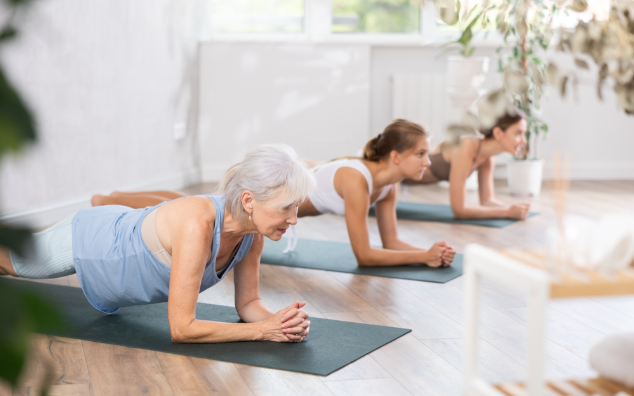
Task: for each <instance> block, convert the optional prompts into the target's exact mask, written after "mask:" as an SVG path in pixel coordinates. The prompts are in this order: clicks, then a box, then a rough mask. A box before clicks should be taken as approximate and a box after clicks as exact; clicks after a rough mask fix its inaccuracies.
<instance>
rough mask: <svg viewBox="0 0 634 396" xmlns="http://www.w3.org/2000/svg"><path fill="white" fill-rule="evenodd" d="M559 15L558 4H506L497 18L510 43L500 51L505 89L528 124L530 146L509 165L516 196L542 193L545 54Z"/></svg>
mask: <svg viewBox="0 0 634 396" xmlns="http://www.w3.org/2000/svg"><path fill="white" fill-rule="evenodd" d="M507 10H508V13H507ZM556 12H557V6H556V5H552V6H547V5H545V4H544V3H542V2H541V1H539V0H538V1H529V0H517V1H516V2H515V3H514V4H511V3H510V2H506V1H505V2H504V3H503V4H502V6H501V8H500V12H499V13H498V16H497V18H496V21H497V24H498V30H499V31H500V32H502V33H504V42H505V44H507V46H502V47H500V48H498V50H497V53H498V56H499V60H498V71H499V72H500V73H504V90H505V91H506V92H507V93H508V94H509V95H510V96H511V97H512V100H513V104H514V105H515V107H516V108H518V109H519V110H520V111H522V112H523V113H524V114H525V115H526V121H527V133H526V138H527V144H526V145H525V147H524V148H523V149H522V151H521V152H520V153H518V154H517V155H516V157H515V158H513V160H511V161H509V162H508V163H507V165H506V166H507V178H508V184H509V190H510V192H511V194H514V195H533V196H536V195H538V194H539V192H540V190H541V184H542V172H543V169H542V168H543V161H542V160H540V159H538V157H537V155H536V154H537V152H536V143H537V141H538V138H539V137H540V136H541V135H544V134H546V133H547V132H548V125H547V124H546V123H545V122H544V120H543V119H542V118H541V102H542V99H543V97H544V93H545V91H546V89H547V84H546V78H545V75H546V68H547V66H548V63H547V62H546V61H545V54H546V51H547V50H548V48H549V46H550V42H551V39H552V21H553V16H554V15H555V13H556Z"/></svg>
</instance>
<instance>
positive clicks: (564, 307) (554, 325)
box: [0, 181, 634, 396]
mask: <svg viewBox="0 0 634 396" xmlns="http://www.w3.org/2000/svg"><path fill="white" fill-rule="evenodd" d="M208 188H210V187H209V186H197V187H196V188H192V189H190V191H191V192H200V191H207V192H210V191H208ZM496 188H497V192H498V196H499V198H500V199H502V200H504V201H507V202H515V201H518V200H517V199H515V198H513V197H510V196H509V195H508V189H507V187H506V184H505V183H498V185H497V187H496ZM549 190H550V189H549V186H548V185H545V187H544V191H543V192H542V195H541V196H540V197H539V198H536V199H533V200H532V203H533V209H534V210H536V211H539V212H541V214H540V215H539V216H537V217H534V218H532V219H530V220H528V221H526V222H524V223H517V224H514V225H511V226H509V227H507V228H503V229H495V228H484V227H475V226H466V225H450V224H440V223H424V222H414V221H400V224H399V232H400V235H401V237H402V239H404V240H406V241H408V242H410V243H414V244H417V245H420V246H422V247H426V246H429V245H431V244H432V243H433V242H435V241H438V240H447V241H449V242H450V243H452V244H453V245H454V246H456V248H457V250H458V251H459V252H461V251H462V250H463V249H464V246H465V245H466V244H467V243H472V242H476V243H481V244H485V245H488V246H491V247H497V248H522V247H523V248H536V249H539V248H541V247H543V246H544V245H545V243H546V230H547V229H548V228H549V227H551V226H552V224H553V221H554V216H553V209H552V206H551V201H552V196H551V194H550V191H549ZM406 199H407V200H412V201H421V202H430V203H447V202H448V197H447V191H446V190H443V189H441V188H439V187H436V186H433V187H413V188H411V189H410V190H409V192H408V194H407V196H406ZM469 199H470V200H472V201H473V202H475V201H476V200H477V195H476V194H475V193H470V194H469ZM613 211H634V182H631V181H627V182H626V181H613V182H573V183H572V190H571V193H570V197H569V213H570V214H574V215H578V216H584V217H589V218H597V217H598V216H600V215H601V214H602V213H606V212H613ZM370 227H371V238H372V242H373V243H380V239H379V236H378V232H377V229H376V223H375V221H374V219H370ZM298 232H299V235H300V237H303V238H312V239H322V240H333V241H346V240H347V239H348V237H347V233H346V228H345V224H344V220H343V219H342V218H340V217H337V216H331V215H325V216H321V217H316V218H307V219H301V220H300V223H299V228H298ZM229 275H231V274H229ZM261 277H262V279H261V286H262V295H263V298H264V300H265V301H266V302H267V303H268V304H269V306H270V307H271V308H274V309H280V308H282V307H284V306H286V305H287V304H288V303H289V302H292V301H294V300H295V299H298V300H305V301H307V303H308V304H307V310H308V312H309V313H310V314H311V315H312V316H314V317H322V318H330V319H338V320H347V321H355V322H363V323H370V324H382V325H389V326H398V327H407V328H411V329H413V331H412V332H411V333H410V334H408V335H406V336H404V337H401V338H400V339H398V340H396V341H394V342H392V343H390V344H388V345H386V346H384V347H382V348H380V349H379V350H377V351H375V352H373V353H371V354H370V355H368V356H365V357H364V358H362V359H360V360H358V361H356V362H354V363H352V364H350V365H349V366H347V367H344V368H343V369H341V370H339V371H338V372H335V373H334V374H332V375H330V376H328V377H319V376H313V375H305V374H296V373H292V372H285V371H278V370H271V369H263V368H256V367H250V366H244V365H240V364H231V363H224V362H217V361H210V360H204V359H197V358H189V357H183V356H175V355H169V354H164V353H156V352H150V351H144V350H137V349H130V348H124V347H118V346H111V345H105V344H98V343H93V342H86V341H79V340H73V339H66V338H57V337H45V336H35V337H34V340H33V351H32V357H31V360H30V364H29V368H28V371H27V372H26V373H25V374H24V376H23V381H22V386H21V388H20V390H19V392H15V394H28V395H30V394H35V393H36V392H37V388H38V384H40V381H41V379H42V376H43V373H44V368H45V367H46V365H50V366H51V367H53V368H54V371H55V385H54V386H53V388H52V394H53V395H94V396H99V395H127V394H129V395H137V394H157V395H199V394H200V395H203V394H204V395H213V394H222V395H224V394H227V395H275V396H280V395H293V396H297V395H386V394H389V395H390V396H400V395H443V396H446V395H459V394H460V393H461V370H462V362H461V355H462V343H463V341H462V339H463V331H464V318H463V299H464V287H463V279H462V278H457V279H455V280H453V281H451V282H448V283H446V284H442V285H439V284H433V283H424V282H414V281H408V280H399V279H387V278H375V277H369V276H359V275H350V274H341V273H330V272H323V271H316V270H308V269H293V268H287V267H277V266H269V265H262V270H261ZM54 282H55V283H59V284H64V285H71V286H78V284H77V280H76V278H75V277H68V278H61V279H57V280H55V281H54ZM199 301H201V302H207V303H214V304H222V305H233V284H232V277H231V276H228V278H227V279H226V280H225V281H223V282H221V283H220V284H218V285H217V286H215V287H213V288H211V289H209V290H207V291H206V292H204V293H202V294H201V295H200V299H199ZM482 313H483V323H482V328H481V338H482V349H481V371H482V374H483V376H484V377H485V378H486V379H487V380H489V381H494V382H505V383H508V382H513V381H516V382H517V381H523V380H524V379H525V366H524V362H525V357H526V343H525V332H526V326H525V322H526V314H527V308H526V299H525V296H523V295H522V294H518V293H517V292H515V291H514V290H512V289H510V288H508V287H505V286H504V285H497V284H493V283H490V282H489V283H487V284H486V290H485V291H484V293H483V294H482ZM633 329H634V297H618V298H591V299H590V298H584V299H562V300H556V301H554V302H552V303H551V306H550V312H549V319H548V340H547V342H546V344H547V362H546V367H547V368H546V370H547V377H548V378H549V379H553V380H556V379H574V378H591V377H593V376H595V375H596V373H594V372H593V371H592V370H591V369H590V367H589V365H588V362H587V356H588V351H589V348H590V347H591V345H592V344H593V343H595V342H596V341H598V340H600V339H601V338H602V337H604V336H605V335H608V334H611V333H613V332H618V331H628V330H629V331H631V330H633ZM332 336H333V337H336V336H337V335H336V334H333V335H332ZM8 394H10V391H9V390H8V388H6V387H4V388H2V387H0V395H8Z"/></svg>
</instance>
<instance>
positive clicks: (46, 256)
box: [9, 215, 75, 279]
mask: <svg viewBox="0 0 634 396" xmlns="http://www.w3.org/2000/svg"><path fill="white" fill-rule="evenodd" d="M74 216H75V215H72V216H70V217H68V218H66V219H64V220H62V221H60V222H59V223H57V224H55V225H54V226H52V227H50V228H47V229H46V230H44V231H42V232H38V233H36V234H33V246H34V248H35V249H34V250H35V251H34V252H30V253H31V254H30V255H28V257H26V258H25V257H20V256H19V255H18V254H17V253H15V252H13V251H10V252H9V256H10V258H11V264H12V265H13V270H14V271H15V273H16V274H17V275H18V276H19V277H22V278H32V279H46V278H59V277H61V276H66V275H72V274H74V273H75V263H74V261H73V217H74Z"/></svg>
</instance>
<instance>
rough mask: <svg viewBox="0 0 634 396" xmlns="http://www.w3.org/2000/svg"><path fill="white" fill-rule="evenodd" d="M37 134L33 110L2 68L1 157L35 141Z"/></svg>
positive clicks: (0, 75) (0, 79)
mask: <svg viewBox="0 0 634 396" xmlns="http://www.w3.org/2000/svg"><path fill="white" fill-rule="evenodd" d="M35 136H36V133H35V122H34V120H33V116H32V115H31V111H30V110H29V108H28V107H27V105H26V103H24V101H23V100H22V98H21V97H20V96H19V95H18V93H17V92H16V90H15V89H14V88H13V86H12V85H11V84H10V82H9V81H8V80H7V78H6V76H5V75H4V71H3V70H2V68H0V157H1V156H2V155H3V154H5V153H6V152H7V151H16V150H18V149H20V147H22V145H23V144H24V143H26V142H32V141H34V140H35Z"/></svg>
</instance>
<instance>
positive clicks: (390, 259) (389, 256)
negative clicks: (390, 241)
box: [356, 248, 427, 267]
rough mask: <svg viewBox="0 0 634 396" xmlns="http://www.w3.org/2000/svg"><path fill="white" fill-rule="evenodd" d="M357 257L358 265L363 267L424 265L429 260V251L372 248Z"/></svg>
mask: <svg viewBox="0 0 634 396" xmlns="http://www.w3.org/2000/svg"><path fill="white" fill-rule="evenodd" d="M356 256H357V263H358V264H359V266H361V267H382V266H396V265H406V264H421V263H424V262H425V261H426V260H427V251H426V250H423V249H416V248H415V249H413V250H392V249H378V248H370V249H368V250H367V251H365V252H364V253H362V254H358V255H356Z"/></svg>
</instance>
